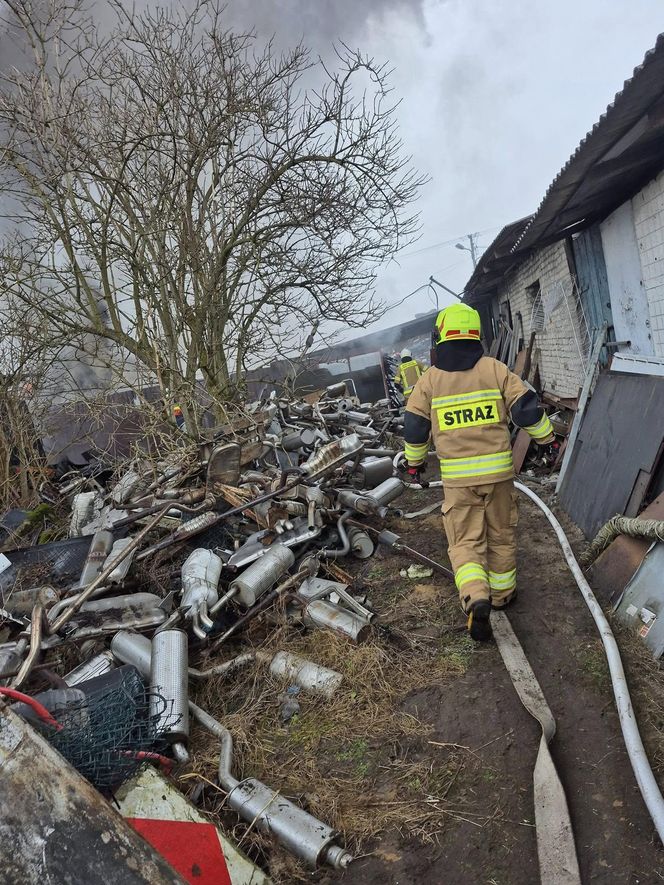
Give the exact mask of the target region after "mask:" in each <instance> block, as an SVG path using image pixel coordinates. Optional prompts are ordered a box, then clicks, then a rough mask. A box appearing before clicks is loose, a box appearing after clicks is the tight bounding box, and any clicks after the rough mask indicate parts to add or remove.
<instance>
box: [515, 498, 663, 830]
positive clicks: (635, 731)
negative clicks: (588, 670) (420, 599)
mask: <svg viewBox="0 0 664 885" xmlns="http://www.w3.org/2000/svg"><path fill="white" fill-rule="evenodd" d="M514 485H515V488H517V489H518V490H519V491H520V492H521V493H522V494H524V495H526V497H527V498H530V500H531V501H533V502H534V503H535V504H536V505H537V506H538V507H539V508H540V510H541V511H542V513H544V515H545V516H546V518H547V519H548V520H549V522H550V523H551V525H552V527H553V530H554V531H555V533H556V535H557V537H558V541H559V542H560V546H561V547H562V551H563V555H564V556H565V559H566V560H567V565H568V566H569V569H570V571H571V572H572V574H573V575H574V580H575V581H576V583H577V585H578V587H579V590H580V591H581V595H582V596H583V599H584V601H585V603H586V605H587V606H588V609H589V610H590V614H591V615H592V618H593V620H594V622H595V624H596V625H597V629H598V630H599V634H600V638H601V640H602V644H603V646H604V651H605V653H606V660H607V662H608V665H609V673H610V675H611V685H612V686H613V694H614V697H615V700H616V709H617V711H618V718H619V719H620V727H621V729H622V733H623V739H624V741H625V748H626V750H627V755H628V756H629V761H630V763H631V765H632V770H633V772H634V777H635V778H636V782H637V784H638V786H639V790H640V791H641V795H642V796H643V801H644V802H645V804H646V808H647V809H648V812H649V814H650V817H651V818H652V821H653V823H654V825H655V829H656V830H657V834H658V835H659V838H660V839H661V840H662V841H664V798H662V794H661V792H660V789H659V787H658V785H657V781H656V780H655V775H654V774H653V772H652V768H651V767H650V762H649V761H648V756H647V755H646V751H645V748H644V746H643V741H642V740H641V735H640V733H639V726H638V725H637V722H636V718H635V716H634V709H633V707H632V699H631V697H630V694H629V688H628V687H627V679H626V677H625V671H624V669H623V665H622V661H621V659H620V651H619V649H618V643H617V642H616V638H615V636H614V635H613V631H612V630H611V627H610V626H609V622H608V621H607V619H606V616H605V614H604V612H603V611H602V607H601V605H600V604H599V602H598V601H597V599H596V598H595V594H594V593H593V591H592V590H591V589H590V585H589V584H588V582H587V581H586V579H585V577H584V575H583V572H582V571H581V567H580V566H579V563H578V562H577V561H576V558H575V556H574V553H573V552H572V548H571V546H570V543H569V540H568V539H567V536H566V535H565V532H564V531H563V528H562V526H561V525H560V523H559V522H558V520H557V519H556V517H555V516H554V515H553V513H552V512H551V511H550V510H549V508H548V507H547V506H546V504H545V503H544V502H543V501H542V500H541V499H540V498H539V497H538V496H537V495H536V494H535V492H533V491H531V490H530V489H529V488H528V487H527V486H525V485H523V484H522V483H520V482H515V483H514Z"/></svg>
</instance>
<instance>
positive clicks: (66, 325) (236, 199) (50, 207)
mask: <svg viewBox="0 0 664 885" xmlns="http://www.w3.org/2000/svg"><path fill="white" fill-rule="evenodd" d="M7 5H8V6H9V7H10V9H11V11H12V24H13V26H14V27H15V28H16V29H17V31H18V32H19V33H20V36H21V39H23V40H25V41H27V44H28V45H29V46H30V48H31V55H32V58H31V63H30V66H26V67H25V69H24V70H18V69H13V70H11V71H5V72H4V75H3V77H2V81H1V82H0V131H1V133H2V134H1V138H2V142H1V143H0V179H4V185H0V188H4V191H5V197H6V199H9V200H11V205H12V206H13V207H14V208H13V210H12V213H11V214H12V220H13V221H17V222H19V226H18V227H17V231H16V233H14V235H13V236H12V237H11V238H8V239H7V240H6V242H5V243H4V245H3V247H2V253H3V255H4V259H5V262H4V263H5V268H6V269H7V272H6V273H4V274H3V278H2V280H0V287H1V289H2V291H0V297H1V296H2V295H3V294H4V297H5V298H6V299H10V300H12V301H14V302H19V303H23V304H27V305H30V307H31V309H32V310H33V311H36V312H37V313H38V314H39V315H40V316H41V317H42V319H43V322H44V323H45V324H46V325H47V327H48V328H49V329H50V330H52V334H53V335H54V336H56V337H58V338H60V337H62V336H65V337H67V336H70V337H72V338H77V339H81V340H98V341H103V342H107V343H109V344H110V345H112V348H116V349H118V348H119V349H121V350H122V351H124V352H126V353H128V354H130V355H131V361H132V364H133V365H134V366H140V367H141V368H142V370H143V371H148V372H149V373H150V375H151V377H152V378H153V379H156V381H157V382H158V383H159V384H160V385H161V387H162V391H163V393H164V396H165V397H170V398H171V399H177V400H179V401H180V402H182V405H183V408H185V412H186V417H187V424H188V426H190V427H191V428H192V429H193V428H195V427H196V426H197V421H198V417H197V415H196V414H195V411H196V410H195V408H194V403H195V400H196V397H195V389H196V386H197V384H198V383H199V382H200V381H201V380H202V381H203V382H204V384H205V387H206V388H207V391H208V392H209V394H210V395H211V396H212V398H213V399H214V400H215V401H216V402H218V403H220V404H221V403H223V402H224V401H227V400H232V399H233V398H234V396H235V395H236V391H237V387H238V384H239V383H240V382H241V379H242V376H243V371H244V369H245V368H246V367H247V366H248V365H257V364H260V361H261V360H263V359H265V358H266V357H268V356H273V355H274V354H275V353H286V352H294V353H297V352H298V351H301V350H302V348H303V343H304V341H305V339H306V337H307V335H308V334H309V333H310V331H311V329H312V328H313V327H317V324H319V323H323V328H324V329H325V330H330V328H331V327H333V326H334V325H335V324H337V325H338V324H342V325H343V327H349V326H351V327H353V326H362V325H365V324H367V323H368V322H370V321H372V320H374V319H376V318H377V317H378V316H380V314H381V311H382V307H381V304H380V302H379V301H378V300H377V299H376V297H375V280H376V272H377V269H378V267H379V265H380V264H381V262H384V261H386V260H388V259H389V258H390V257H391V256H392V255H394V254H395V253H396V252H397V251H398V250H399V249H400V248H402V247H403V246H404V245H406V244H407V243H408V242H410V241H411V240H412V237H413V236H414V234H415V232H416V228H417V217H416V215H414V214H413V213H412V212H411V211H410V210H409V206H410V205H411V204H412V202H413V200H414V199H415V198H416V196H417V194H418V191H419V188H420V186H421V185H422V183H423V179H422V178H421V177H419V176H418V174H417V173H416V172H415V171H414V170H413V168H412V167H411V164H410V159H409V158H408V157H406V156H404V153H403V148H402V144H401V142H400V140H399V137H398V134H397V132H396V125H395V115H394V109H395V104H394V100H393V97H392V94H391V89H390V85H389V79H390V71H388V70H387V69H386V68H385V67H384V66H381V65H378V64H376V63H375V62H374V61H373V60H372V59H369V58H366V57H364V56H363V55H361V54H360V53H359V52H353V51H350V50H349V49H348V48H347V47H344V46H342V47H340V48H339V50H338V53H337V58H336V67H335V69H334V70H333V69H331V68H329V67H326V66H325V65H324V64H323V63H322V62H321V61H320V60H319V61H317V62H313V61H312V59H311V58H310V56H309V54H308V52H307V51H306V49H305V48H304V47H302V46H298V47H296V48H295V49H293V50H292V51H290V52H286V53H283V54H281V53H277V52H276V51H275V49H274V47H273V46H272V45H271V44H269V45H267V46H266V47H262V48H261V47H260V46H259V45H258V43H257V41H256V39H255V37H254V36H253V35H251V34H239V35H238V34H234V33H231V32H230V31H228V30H225V29H224V27H223V8H222V7H220V6H219V5H217V2H216V0H211V2H208V0H199V2H197V3H196V4H195V6H194V8H193V9H192V10H191V11H187V12H183V11H178V8H177V5H176V7H174V8H173V9H157V8H155V10H154V11H148V12H145V13H143V14H141V15H134V14H133V13H131V12H130V11H129V10H128V9H127V8H126V7H124V6H123V5H122V2H121V0H111V2H110V4H109V5H110V6H111V7H112V9H113V10H114V13H115V16H116V21H115V24H114V26H113V27H112V28H111V29H110V30H107V31H106V33H103V32H102V31H101V29H100V28H99V27H98V25H97V24H96V23H95V21H94V20H93V19H91V18H90V17H89V16H87V15H86V13H85V9H84V5H83V3H82V2H80V0H70V2H69V3H67V2H62V0H43V2H38V0H8V3H7ZM305 79H306V81H307V83H309V84H310V83H315V84H317V86H314V87H311V86H310V87H309V88H305V87H304V85H303V81H304V80H305ZM109 352H110V353H113V352H116V351H113V350H111V351H109ZM109 362H111V363H113V360H112V359H111V360H110V361H109Z"/></svg>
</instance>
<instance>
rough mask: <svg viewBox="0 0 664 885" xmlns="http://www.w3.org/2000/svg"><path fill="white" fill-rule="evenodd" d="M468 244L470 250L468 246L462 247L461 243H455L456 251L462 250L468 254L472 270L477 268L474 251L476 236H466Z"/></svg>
mask: <svg viewBox="0 0 664 885" xmlns="http://www.w3.org/2000/svg"><path fill="white" fill-rule="evenodd" d="M467 236H468V242H469V243H470V248H469V247H468V246H464V245H463V243H457V244H456V248H457V249H463V251H464V252H470V257H471V259H472V262H473V270H474V269H475V268H476V267H477V252H476V250H475V247H476V243H477V241H476V237H477V234H468V235H467Z"/></svg>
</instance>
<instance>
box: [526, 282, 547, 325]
mask: <svg viewBox="0 0 664 885" xmlns="http://www.w3.org/2000/svg"><path fill="white" fill-rule="evenodd" d="M526 296H527V298H528V305H529V307H530V331H531V332H541V331H542V329H543V328H544V302H543V300H542V287H541V286H540V282H539V280H536V281H535V282H534V283H533V284H532V285H531V286H526Z"/></svg>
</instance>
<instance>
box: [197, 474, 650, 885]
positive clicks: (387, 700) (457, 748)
mask: <svg viewBox="0 0 664 885" xmlns="http://www.w3.org/2000/svg"><path fill="white" fill-rule="evenodd" d="M533 488H535V490H536V491H537V492H538V493H542V494H543V496H544V497H546V498H549V497H550V495H546V493H544V492H543V490H542V487H541V486H533ZM437 497H438V498H440V497H441V492H440V490H435V491H434V490H431V491H427V492H409V493H408V495H407V496H404V498H403V499H401V500H400V501H399V505H400V506H402V507H403V508H404V510H406V511H407V510H409V509H411V510H414V509H419V508H420V507H422V506H424V505H425V504H426V503H429V502H432V501H434V500H436V498H437ZM557 515H558V516H559V517H560V518H561V520H562V522H563V525H564V527H565V529H566V531H567V532H568V535H569V537H570V540H571V541H572V543H573V546H574V547H575V550H576V552H577V554H578V553H580V551H581V550H582V548H583V546H584V544H583V538H582V536H581V534H580V532H578V530H577V529H576V528H575V527H574V526H573V525H571V524H570V522H569V520H567V519H566V518H565V517H564V515H562V514H560V513H558V514H557ZM390 527H391V528H392V529H393V530H395V531H398V532H399V533H401V534H402V535H403V537H404V540H405V541H406V542H407V543H410V544H411V545H412V546H414V547H417V548H418V549H419V550H421V551H422V552H425V553H427V554H428V555H429V556H431V557H433V558H436V559H439V560H440V561H441V562H443V563H445V564H447V557H446V555H445V553H444V538H443V535H442V530H441V525H440V517H439V515H438V514H437V513H434V514H433V515H430V516H423V517H420V518H418V519H413V520H406V519H393V520H391V522H390ZM343 564H344V567H348V566H347V561H344V563H343ZM408 564H409V563H408V560H406V559H405V558H404V557H402V556H397V555H394V554H391V553H389V552H385V551H382V550H381V551H379V552H377V553H376V555H375V556H374V557H373V558H372V559H371V560H368V561H366V562H364V563H360V564H357V563H356V564H355V566H353V571H354V573H355V575H356V578H357V581H358V582H359V584H361V585H364V587H365V588H366V589H367V591H368V592H369V593H370V596H371V598H372V600H373V603H374V606H375V609H376V611H377V613H378V614H379V616H380V623H381V624H382V625H383V626H382V627H381V628H379V629H378V630H377V635H376V638H375V640H372V641H371V642H370V643H369V644H368V645H367V646H364V647H363V646H360V647H354V646H351V645H348V644H345V643H343V641H341V642H339V641H338V640H336V639H335V638H334V637H330V636H327V637H325V636H324V634H320V633H316V634H312V633H309V634H304V635H300V634H294V633H293V630H292V628H287V627H278V629H277V631H276V636H275V632H274V630H272V631H267V632H266V633H265V637H270V638H269V640H267V641H269V642H271V643H273V644H276V645H279V647H290V648H292V649H293V650H296V651H300V652H301V653H305V654H307V655H308V656H309V657H311V658H312V659H314V660H318V661H320V662H322V663H326V664H328V665H329V666H336V667H337V669H340V670H341V671H342V672H343V673H344V676H345V688H344V691H345V694H343V693H342V696H341V697H340V698H339V699H338V700H337V701H336V702H335V703H334V704H332V705H329V704H324V703H321V702H318V701H311V700H310V699H305V698H302V699H301V710H300V712H299V714H298V715H297V716H296V717H295V718H294V719H293V720H291V721H290V722H288V723H284V722H282V721H281V720H280V719H279V716H278V708H279V703H280V698H281V695H280V694H279V692H280V691H283V686H282V687H279V686H276V685H270V684H269V681H268V682H266V681H265V680H263V681H259V680H258V679H257V678H256V677H255V676H252V677H243V679H244V681H242V679H241V680H239V681H238V682H237V683H236V684H231V685H224V687H223V689H222V688H220V687H219V686H216V687H208V688H207V689H206V692H207V694H206V695H205V696H203V697H201V701H202V702H204V703H205V704H206V705H207V706H208V708H209V707H210V705H214V700H215V699H217V701H218V709H217V710H216V712H217V713H218V714H219V715H220V716H221V715H223V716H224V717H225V721H226V723H227V724H228V725H229V727H230V728H231V730H232V731H233V732H234V734H236V735H238V736H239V739H238V740H237V744H238V758H237V767H238V769H239V771H240V772H241V773H242V774H243V775H250V774H251V775H255V776H259V777H262V778H263V780H265V781H266V782H267V783H269V784H270V785H271V786H273V787H275V788H279V789H281V790H282V791H283V793H284V794H285V795H288V796H291V797H292V798H294V799H296V800H297V801H299V802H300V803H302V804H303V805H304V806H305V807H307V808H308V809H309V810H311V811H312V812H313V813H316V814H318V815H319V816H320V817H322V818H323V819H325V820H328V821H330V822H331V823H333V825H334V826H336V827H338V828H339V829H340V830H342V832H343V835H344V838H345V839H346V841H347V843H348V844H349V845H350V846H351V847H352V848H353V849H354V850H355V852H356V853H357V854H358V855H359V857H358V859H357V860H356V861H355V863H354V864H353V865H352V866H351V868H350V869H349V870H348V871H347V872H346V873H345V874H343V875H341V874H337V873H331V872H324V871H319V872H317V873H310V872H306V871H305V870H304V869H303V868H302V867H300V866H299V865H297V864H293V862H292V861H291V860H290V859H289V858H288V857H286V856H284V853H283V852H281V851H280V850H279V849H277V848H275V846H272V845H269V844H267V843H266V842H265V841H264V840H260V839H257V838H256V837H255V834H254V833H250V834H249V835H247V834H246V828H244V827H243V826H239V827H238V826H237V819H236V818H234V819H232V818H229V817H228V816H227V815H226V813H225V811H224V810H223V796H219V795H217V793H216V792H215V791H214V789H213V788H212V787H211V786H209V785H205V784H204V783H203V782H202V777H206V778H209V779H210V780H214V759H215V752H216V751H215V747H214V745H213V744H208V745H207V746H206V747H205V749H204V750H203V751H202V752H201V754H200V756H199V757H198V759H197V760H195V768H196V771H195V772H193V773H191V774H190V775H189V776H188V777H189V779H190V780H189V784H188V786H189V787H191V788H192V789H197V794H196V798H197V799H198V800H199V801H200V802H201V803H202V805H203V807H205V808H206V809H207V810H208V811H209V812H210V813H211V814H212V815H213V816H215V817H218V818H219V819H220V820H222V821H223V822H225V823H226V825H230V824H231V823H233V824H235V837H236V838H237V839H238V841H240V842H241V844H242V847H243V848H245V849H246V850H247V851H248V852H249V853H250V854H251V855H252V856H253V857H254V858H256V859H257V860H258V861H259V862H260V863H261V864H262V865H263V866H264V867H265V868H266V869H268V870H269V871H270V873H271V874H272V876H273V877H274V879H275V881H276V882H296V881H314V882H318V883H325V885H332V883H336V882H339V881H341V882H343V883H344V885H355V883H358V885H359V883H362V885H374V883H375V885H378V883H380V885H397V883H398V885H410V883H413V885H414V883H418V885H420V883H441V885H443V883H444V885H466V883H467V885H471V883H472V885H475V883H477V885H533V883H536V882H538V881H539V878H538V865H537V850H536V839H535V830H534V825H533V821H534V812H533V800H532V770H533V764H534V761H535V757H536V753H537V746H538V740H539V727H538V726H537V724H536V723H535V721H534V720H532V719H531V718H530V717H529V715H528V713H527V712H526V711H525V710H524V709H523V708H522V706H521V704H520V702H519V700H518V697H517V695H516V693H515V691H514V689H513V687H512V684H511V681H510V679H509V676H508V674H507V671H506V670H505V668H504V666H503V664H502V661H501V658H500V655H499V654H498V650H497V648H496V646H495V644H494V643H493V642H491V643H489V644H487V645H485V646H476V645H474V644H473V643H471V642H470V641H469V640H468V639H467V638H466V637H465V634H464V618H463V616H462V614H461V612H460V610H459V608H458V605H457V602H456V593H455V592H454V591H453V589H452V588H451V586H450V585H449V583H448V582H446V581H445V580H444V579H440V578H439V577H438V576H436V577H434V578H433V579H431V578H429V579H420V580H412V579H409V578H407V577H406V578H404V577H402V576H401V575H400V570H401V569H403V568H404V567H407V566H408ZM518 567H519V598H518V600H517V602H516V603H515V604H514V605H513V606H512V607H511V608H510V609H509V618H510V621H511V623H512V625H513V627H514V629H515V631H516V633H517V635H518V637H519V639H520V641H521V643H522V645H523V648H524V650H525V652H526V654H527V656H528V658H529V660H530V662H531V665H532V667H533V670H534V671H535V674H536V676H537V678H538V679H539V681H540V684H541V686H542V689H543V691H544V694H545V696H546V698H547V700H548V702H549V705H550V707H551V709H552V711H553V714H554V716H555V717H556V720H557V724H558V732H557V735H556V737H555V739H554V741H553V743H552V754H553V757H554V760H555V763H556V766H557V768H558V771H559V774H560V777H561V780H562V783H563V785H564V788H565V791H566V794H567V798H568V802H569V806H570V812H571V818H572V823H573V827H574V833H575V838H576V844H577V852H578V857H579V864H580V868H581V876H582V881H583V882H584V883H656V882H660V881H664V851H663V850H662V847H661V845H660V844H659V841H658V839H657V837H656V834H655V832H654V828H653V826H652V823H651V821H650V818H649V816H648V814H647V812H646V810H645V807H644V805H643V802H642V800H641V797H640V794H639V792H638V789H637V786H636V783H635V781H634V777H633V775H632V772H631V768H630V765H629V761H628V759H627V755H626V753H625V750H624V745H623V741H622V737H621V732H620V728H619V723H618V718H617V715H616V712H615V707H614V702H613V695H612V692H611V685H610V681H609V677H608V671H607V667H606V664H605V660H604V655H603V651H602V646H601V643H600V641H599V639H598V634H597V631H596V628H595V626H594V624H593V622H592V620H591V617H590V614H589V613H588V610H587V608H586V606H585V604H584V602H583V599H582V597H581V595H580V593H579V591H578V589H577V588H576V584H575V582H574V580H573V579H572V577H571V574H570V572H569V571H568V569H567V566H566V564H565V561H564V559H563V557H562V555H561V552H560V548H559V546H558V544H557V541H556V538H555V535H554V534H553V531H552V530H551V529H550V527H549V524H548V522H547V521H546V519H545V517H544V516H543V515H542V514H541V513H540V511H539V510H537V509H536V507H535V506H534V505H533V504H531V503H530V502H527V501H525V500H523V501H522V503H521V517H520V528H519V557H518ZM254 639H255V641H256V642H257V643H261V642H262V641H264V640H263V636H262V635H261V634H260V632H257V633H256V635H255V637H254ZM619 639H620V641H621V647H622V649H623V653H624V656H625V659H626V665H627V669H628V674H629V678H630V685H631V686H632V687H633V696H634V700H635V706H636V710H637V715H638V718H639V721H640V723H641V724H642V730H643V733H644V738H645V740H646V744H647V748H648V751H649V754H650V757H651V759H652V760H653V761H654V764H655V769H656V772H657V774H658V776H659V777H660V778H661V782H662V783H664V732H663V731H662V729H663V728H664V700H663V699H664V680H663V679H662V676H661V675H660V672H659V667H658V666H657V665H656V664H654V663H653V662H652V661H650V659H649V658H648V656H647V654H645V653H644V652H643V649H642V648H641V647H640V646H639V644H638V643H637V642H635V641H633V640H632V639H631V638H630V637H628V636H625V635H622V634H620V635H619ZM284 644H285V645H284ZM247 680H249V682H248V681H247ZM252 680H253V681H252ZM259 682H260V684H259ZM221 693H223V701H221V700H219V698H220V694H221ZM201 741H203V738H202V737H201ZM196 745H197V744H196V742H194V746H196ZM196 772H198V774H196ZM197 781H201V783H199V784H198V787H195V786H194V784H196V783H197Z"/></svg>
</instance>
